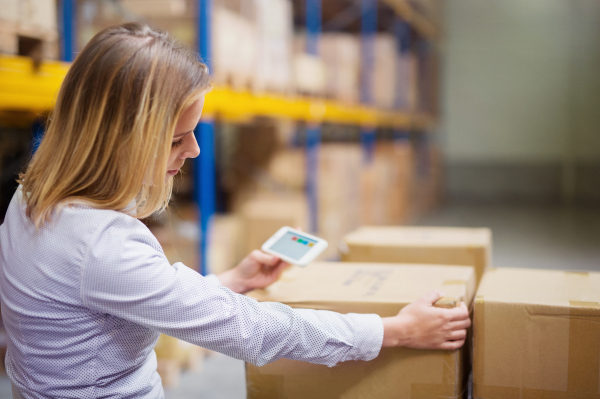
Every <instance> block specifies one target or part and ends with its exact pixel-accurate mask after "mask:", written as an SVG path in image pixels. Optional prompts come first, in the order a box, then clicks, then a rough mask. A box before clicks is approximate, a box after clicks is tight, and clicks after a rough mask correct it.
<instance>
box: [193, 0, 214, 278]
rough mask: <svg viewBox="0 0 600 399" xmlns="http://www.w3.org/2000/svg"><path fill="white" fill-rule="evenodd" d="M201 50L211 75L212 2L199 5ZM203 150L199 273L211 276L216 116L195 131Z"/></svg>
mask: <svg viewBox="0 0 600 399" xmlns="http://www.w3.org/2000/svg"><path fill="white" fill-rule="evenodd" d="M197 10H198V47H199V52H200V59H201V61H202V62H204V63H205V64H206V65H207V66H208V69H209V71H211V73H212V29H211V23H212V10H213V2H212V0H199V1H198V7H197ZM194 134H195V136H196V140H197V141H198V144H199V146H200V156H199V159H196V160H195V162H194V180H195V182H194V196H195V199H196V203H197V205H198V210H199V217H200V243H199V244H200V248H199V250H200V270H199V271H200V273H201V274H202V275H204V276H206V275H207V274H209V273H210V268H209V265H208V259H207V253H208V247H209V239H210V230H211V226H212V222H213V219H214V214H215V197H216V191H215V186H216V181H215V121H214V115H204V116H203V117H202V119H201V121H200V123H199V124H198V126H196V129H195V130H194Z"/></svg>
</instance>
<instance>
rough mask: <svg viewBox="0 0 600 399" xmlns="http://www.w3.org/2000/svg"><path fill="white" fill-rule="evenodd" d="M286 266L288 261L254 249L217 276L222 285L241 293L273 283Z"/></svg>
mask: <svg viewBox="0 0 600 399" xmlns="http://www.w3.org/2000/svg"><path fill="white" fill-rule="evenodd" d="M288 266H289V264H288V263H286V262H284V261H282V260H281V259H279V258H278V257H277V256H274V255H269V254H266V253H264V252H262V251H259V250H254V251H252V252H251V253H250V255H248V256H246V257H245V258H244V259H243V260H242V261H241V262H240V264H239V265H237V266H236V267H234V268H233V269H231V270H228V271H226V272H223V273H221V274H219V276H218V277H219V280H220V281H221V284H222V285H223V286H224V287H227V288H229V289H230V290H232V291H233V292H237V293H239V294H243V293H245V292H248V291H250V290H253V289H256V288H265V287H267V286H269V285H271V284H273V283H274V282H275V281H277V280H279V277H280V276H281V273H282V272H283V271H284V270H285V269H286V268H287V267H288Z"/></svg>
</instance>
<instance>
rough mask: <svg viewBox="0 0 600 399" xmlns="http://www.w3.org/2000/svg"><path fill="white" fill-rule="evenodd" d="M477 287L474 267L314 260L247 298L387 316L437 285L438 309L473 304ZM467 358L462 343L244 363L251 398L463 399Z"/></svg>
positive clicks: (342, 311) (301, 306)
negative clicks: (351, 356)
mask: <svg viewBox="0 0 600 399" xmlns="http://www.w3.org/2000/svg"><path fill="white" fill-rule="evenodd" d="M474 287H475V279H474V272H473V268H471V267H461V266H454V267H449V266H434V265H430V266H423V265H385V264H354V265H347V264H341V263H334V262H315V263H312V264H310V265H309V266H307V267H306V268H294V269H291V270H290V271H289V272H287V273H286V274H284V276H283V277H282V279H281V280H280V281H279V282H277V283H275V284H273V285H272V286H271V287H269V288H267V289H265V290H256V291H253V292H251V293H250V294H249V295H250V296H251V297H253V298H256V299H258V300H260V301H278V302H283V303H285V304H287V305H289V306H292V307H294V308H311V309H325V310H332V311H337V312H340V313H351V312H352V313H376V314H379V315H380V316H382V317H386V316H394V315H396V314H397V313H398V312H399V311H400V309H402V307H404V306H406V305H407V304H408V303H410V302H413V301H414V300H416V299H418V298H419V297H421V296H422V295H423V294H425V293H426V292H428V291H429V290H431V289H433V288H437V289H439V290H443V291H444V292H445V293H446V295H447V296H446V298H443V299H442V300H440V301H439V302H438V305H439V306H445V307H453V306H456V305H457V304H458V303H459V301H461V300H462V301H465V302H467V303H470V301H471V300H472V298H473V295H474ZM465 356H466V352H465V348H463V349H461V350H456V351H439V350H419V349H409V348H385V349H382V350H381V353H380V354H379V356H378V357H377V358H376V359H374V360H372V361H370V362H364V361H348V362H342V363H339V364H338V365H336V366H335V367H331V368H329V367H327V366H323V365H316V364H311V363H306V362H301V361H294V360H288V359H280V360H278V361H276V362H273V363H271V364H267V365H266V366H263V367H256V366H253V365H251V364H247V365H246V381H247V392H248V398H250V399H254V398H261V399H263V398H286V399H296V398H298V399H306V398H311V399H320V398H323V399H325V398H326V399H331V398H344V399H355V398H356V399H358V398H377V399H386V398H395V399H396V398H400V399H402V398H406V399H409V398H410V399H416V398H420V399H425V398H427V399H432V398H459V397H462V393H463V390H464V387H465V384H464V379H465V368H464V363H465V360H466V357H465Z"/></svg>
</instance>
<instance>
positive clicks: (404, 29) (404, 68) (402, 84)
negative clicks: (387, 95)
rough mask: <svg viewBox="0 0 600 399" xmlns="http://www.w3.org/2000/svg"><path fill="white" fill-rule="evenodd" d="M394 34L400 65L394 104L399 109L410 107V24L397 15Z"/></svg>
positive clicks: (397, 73) (397, 70) (397, 69)
mask: <svg viewBox="0 0 600 399" xmlns="http://www.w3.org/2000/svg"><path fill="white" fill-rule="evenodd" d="M394 34H395V36H396V41H397V42H398V58H397V60H398V66H397V67H396V98H395V100H394V106H395V108H397V109H408V107H409V101H408V98H409V93H410V85H409V82H408V78H407V77H408V76H409V74H410V56H409V55H410V46H411V31H410V25H409V24H408V23H407V22H406V21H404V20H403V19H402V18H400V17H399V16H396V17H395V21H394Z"/></svg>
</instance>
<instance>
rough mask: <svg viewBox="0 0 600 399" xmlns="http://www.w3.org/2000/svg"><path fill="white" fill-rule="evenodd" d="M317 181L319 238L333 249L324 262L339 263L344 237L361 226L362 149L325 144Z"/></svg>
mask: <svg viewBox="0 0 600 399" xmlns="http://www.w3.org/2000/svg"><path fill="white" fill-rule="evenodd" d="M319 157H320V159H319V174H318V177H317V185H318V189H317V196H318V205H317V209H318V214H319V215H318V217H319V219H318V233H317V234H318V235H319V236H320V237H321V238H323V239H325V240H327V242H328V243H329V247H328V248H327V249H326V250H325V251H324V252H323V253H322V254H321V255H320V257H319V259H320V260H332V259H335V260H339V259H338V258H337V256H338V254H339V245H340V244H341V243H342V240H343V238H344V235H346V234H348V233H349V232H350V231H352V230H354V229H356V228H357V227H358V226H360V213H359V206H360V194H361V193H360V185H359V184H356V179H357V178H358V176H360V173H361V165H362V163H361V160H362V149H361V148H360V145H359V144H355V143H324V144H322V145H321V148H320V151H319Z"/></svg>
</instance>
